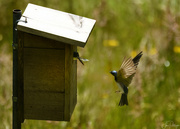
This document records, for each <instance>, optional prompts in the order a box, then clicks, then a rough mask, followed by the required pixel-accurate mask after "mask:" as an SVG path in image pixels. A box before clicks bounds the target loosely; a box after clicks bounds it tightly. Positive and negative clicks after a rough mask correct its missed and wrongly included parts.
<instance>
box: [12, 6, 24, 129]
mask: <svg viewBox="0 0 180 129" xmlns="http://www.w3.org/2000/svg"><path fill="white" fill-rule="evenodd" d="M21 15H22V11H21V10H19V9H15V10H13V44H12V46H13V99H12V100H13V129H21V120H20V117H19V109H18V47H17V46H18V36H17V29H16V26H17V23H18V20H19V19H20V18H21Z"/></svg>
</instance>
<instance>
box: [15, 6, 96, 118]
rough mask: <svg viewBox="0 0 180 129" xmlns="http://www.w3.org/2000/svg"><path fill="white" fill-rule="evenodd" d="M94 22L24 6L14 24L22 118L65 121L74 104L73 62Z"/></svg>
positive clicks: (46, 9)
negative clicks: (17, 20) (16, 36)
mask: <svg viewBox="0 0 180 129" xmlns="http://www.w3.org/2000/svg"><path fill="white" fill-rule="evenodd" d="M94 24H95V20H93V19H89V18H85V17H81V16H77V15H74V14H70V13H65V12H61V11H57V10H53V9H49V8H45V7H41V6H37V5H33V4H28V6H27V8H26V9H25V11H24V13H23V15H22V17H21V19H20V20H19V22H18V24H17V31H18V48H17V49H18V69H19V80H20V84H22V85H20V86H21V87H20V88H19V89H20V92H19V93H20V94H21V96H22V97H21V98H23V100H22V103H23V109H22V111H23V113H22V114H23V118H24V119H36V120H56V121H69V120H70V118H71V115H72V113H73V110H74V108H75V105H76V103H77V61H76V60H74V59H73V52H76V51H77V46H80V47H84V46H85V45H86V42H87V39H88V37H89V35H90V32H91V31H92V29H93V27H94Z"/></svg>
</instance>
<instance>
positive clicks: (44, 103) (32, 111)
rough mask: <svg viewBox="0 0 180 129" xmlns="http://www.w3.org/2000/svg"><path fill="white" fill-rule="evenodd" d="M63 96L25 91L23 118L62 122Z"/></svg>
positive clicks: (60, 94) (61, 94)
mask: <svg viewBox="0 0 180 129" xmlns="http://www.w3.org/2000/svg"><path fill="white" fill-rule="evenodd" d="M63 112H64V94H63V93H58V92H57V93H54V92H42V91H37V92H30V91H25V96H24V117H25V119H37V120H63V118H64V117H63V116H64V114H63Z"/></svg>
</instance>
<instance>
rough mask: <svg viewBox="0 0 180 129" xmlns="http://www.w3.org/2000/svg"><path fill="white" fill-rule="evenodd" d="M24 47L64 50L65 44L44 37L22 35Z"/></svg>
mask: <svg viewBox="0 0 180 129" xmlns="http://www.w3.org/2000/svg"><path fill="white" fill-rule="evenodd" d="M24 47H28V48H49V49H52V48H54V49H61V48H62V49H64V47H65V44H64V43H61V42H58V41H56V40H52V39H48V38H45V37H40V36H37V35H33V34H29V33H24Z"/></svg>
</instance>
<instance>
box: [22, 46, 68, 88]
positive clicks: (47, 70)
mask: <svg viewBox="0 0 180 129" xmlns="http://www.w3.org/2000/svg"><path fill="white" fill-rule="evenodd" d="M64 61H65V59H64V50H58V49H35V48H24V89H25V90H33V91H36V90H41V91H49V92H51V91H56V92H64V79H65V76H64V74H65V73H64V72H65V70H64V69H65V64H64Z"/></svg>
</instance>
